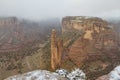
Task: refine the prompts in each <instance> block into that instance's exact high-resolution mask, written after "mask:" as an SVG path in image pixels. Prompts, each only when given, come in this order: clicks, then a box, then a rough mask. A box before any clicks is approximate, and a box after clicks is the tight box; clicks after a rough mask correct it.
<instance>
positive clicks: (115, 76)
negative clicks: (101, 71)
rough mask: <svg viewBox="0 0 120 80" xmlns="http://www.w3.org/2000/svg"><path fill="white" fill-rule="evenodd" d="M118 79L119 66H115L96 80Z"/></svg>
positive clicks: (119, 77)
mask: <svg viewBox="0 0 120 80" xmlns="http://www.w3.org/2000/svg"><path fill="white" fill-rule="evenodd" d="M119 79H120V66H117V67H116V68H115V69H114V70H112V71H111V72H110V73H109V74H108V75H104V76H101V77H99V78H98V79H96V80H119Z"/></svg>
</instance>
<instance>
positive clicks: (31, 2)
mask: <svg viewBox="0 0 120 80" xmlns="http://www.w3.org/2000/svg"><path fill="white" fill-rule="evenodd" d="M70 15H71V16H100V17H101V16H102V17H120V0H0V16H17V17H22V18H28V19H34V20H36V19H37V20H38V19H40V20H41V19H46V18H56V17H63V16H70Z"/></svg>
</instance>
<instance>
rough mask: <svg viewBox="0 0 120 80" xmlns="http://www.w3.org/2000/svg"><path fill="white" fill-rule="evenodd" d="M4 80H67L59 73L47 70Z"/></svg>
mask: <svg viewBox="0 0 120 80" xmlns="http://www.w3.org/2000/svg"><path fill="white" fill-rule="evenodd" d="M4 80H66V79H65V78H63V77H61V76H59V75H58V74H57V73H52V72H50V71H46V70H36V71H32V72H28V73H24V74H22V75H15V76H11V77H9V78H7V79H4Z"/></svg>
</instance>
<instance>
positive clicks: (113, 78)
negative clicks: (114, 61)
mask: <svg viewBox="0 0 120 80" xmlns="http://www.w3.org/2000/svg"><path fill="white" fill-rule="evenodd" d="M108 76H109V80H120V65H119V66H117V67H116V68H115V69H114V70H113V71H111V72H110V73H109V74H108Z"/></svg>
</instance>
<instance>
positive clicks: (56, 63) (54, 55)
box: [51, 29, 63, 70]
mask: <svg viewBox="0 0 120 80" xmlns="http://www.w3.org/2000/svg"><path fill="white" fill-rule="evenodd" d="M62 53H63V41H62V40H61V39H59V40H57V37H56V31H55V29H53V30H52V33H51V68H52V69H53V70H55V69H56V68H60V66H61V58H62Z"/></svg>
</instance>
